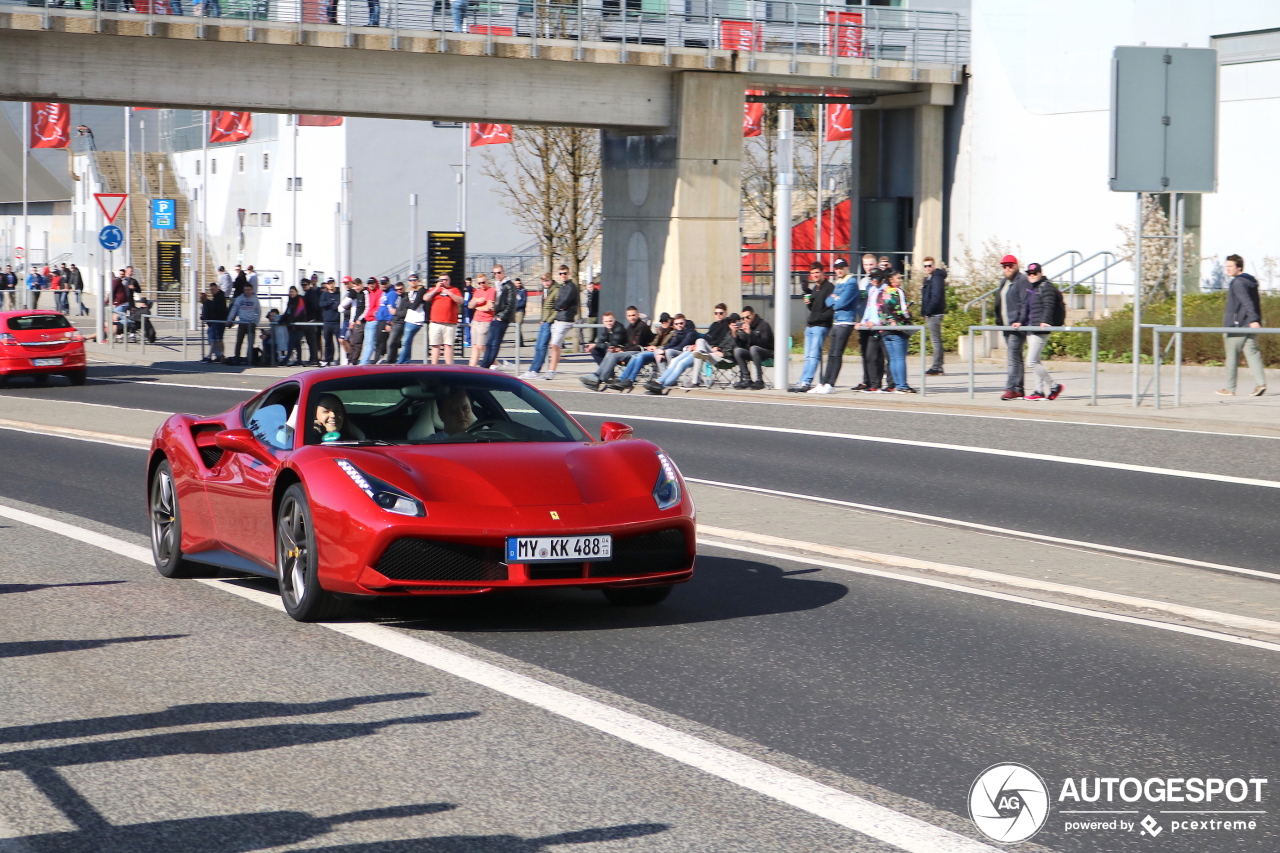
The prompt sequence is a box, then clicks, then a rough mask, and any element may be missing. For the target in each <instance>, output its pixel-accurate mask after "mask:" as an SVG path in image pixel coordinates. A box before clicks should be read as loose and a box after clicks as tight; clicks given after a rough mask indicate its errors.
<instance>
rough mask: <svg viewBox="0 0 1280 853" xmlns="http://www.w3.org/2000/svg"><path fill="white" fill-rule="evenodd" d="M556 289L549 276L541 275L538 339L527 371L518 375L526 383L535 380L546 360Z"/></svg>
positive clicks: (549, 343)
mask: <svg viewBox="0 0 1280 853" xmlns="http://www.w3.org/2000/svg"><path fill="white" fill-rule="evenodd" d="M555 291H556V287H555V285H553V284H552V283H551V274H550V273H543V274H542V322H541V323H539V324H538V337H537V340H536V341H535V342H534V345H533V360H532V361H530V362H529V370H528V372H526V373H523V374H521V375H520V378H521V379H523V380H525V381H526V382H527V381H529V380H531V379H537V378H538V375H539V374H540V373H541V372H542V363H543V362H544V361H545V360H546V358H547V350H548V349H550V347H551V324H552V323H554V322H555V318H556V301H555Z"/></svg>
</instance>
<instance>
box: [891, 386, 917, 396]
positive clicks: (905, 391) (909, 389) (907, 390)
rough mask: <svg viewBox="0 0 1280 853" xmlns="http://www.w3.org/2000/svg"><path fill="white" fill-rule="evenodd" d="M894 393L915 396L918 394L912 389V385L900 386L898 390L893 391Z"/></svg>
mask: <svg viewBox="0 0 1280 853" xmlns="http://www.w3.org/2000/svg"><path fill="white" fill-rule="evenodd" d="M893 391H894V393H895V394H914V393H916V389H914V388H912V387H911V386H910V385H899V386H898V387H897V388H894V389H893Z"/></svg>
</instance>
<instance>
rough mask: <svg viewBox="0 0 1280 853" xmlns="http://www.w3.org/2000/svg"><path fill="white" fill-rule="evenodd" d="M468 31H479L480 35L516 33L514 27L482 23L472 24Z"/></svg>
mask: <svg viewBox="0 0 1280 853" xmlns="http://www.w3.org/2000/svg"><path fill="white" fill-rule="evenodd" d="M468 32H472V33H479V34H480V35H482V36H484V35H489V36H513V35H515V34H516V30H515V27H490V26H486V25H484V24H472V25H471V27H470V29H469V30H468Z"/></svg>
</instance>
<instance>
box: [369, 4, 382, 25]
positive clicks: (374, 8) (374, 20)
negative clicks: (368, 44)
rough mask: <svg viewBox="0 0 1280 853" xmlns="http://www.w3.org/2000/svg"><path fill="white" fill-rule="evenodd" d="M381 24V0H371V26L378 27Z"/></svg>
mask: <svg viewBox="0 0 1280 853" xmlns="http://www.w3.org/2000/svg"><path fill="white" fill-rule="evenodd" d="M381 25H382V3H381V0H369V26H371V27H378V26H381Z"/></svg>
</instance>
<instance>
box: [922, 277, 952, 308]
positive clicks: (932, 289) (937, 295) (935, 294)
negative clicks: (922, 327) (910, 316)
mask: <svg viewBox="0 0 1280 853" xmlns="http://www.w3.org/2000/svg"><path fill="white" fill-rule="evenodd" d="M920 313H921V314H923V315H924V316H926V317H933V316H935V315H937V314H945V313H947V271H946V270H940V269H936V268H935V269H934V271H933V272H931V273H929V277H928V278H926V279H925V280H924V285H923V286H922V287H921V288H920Z"/></svg>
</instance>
